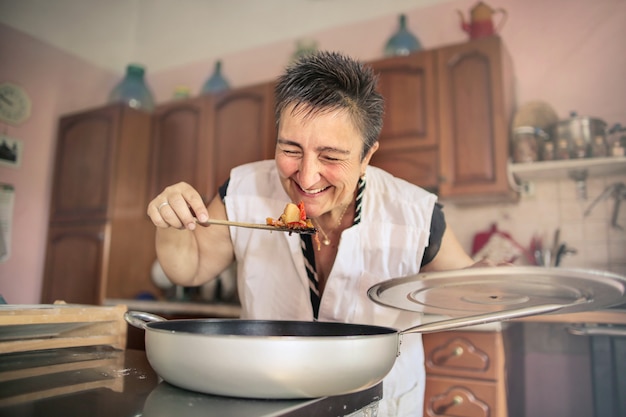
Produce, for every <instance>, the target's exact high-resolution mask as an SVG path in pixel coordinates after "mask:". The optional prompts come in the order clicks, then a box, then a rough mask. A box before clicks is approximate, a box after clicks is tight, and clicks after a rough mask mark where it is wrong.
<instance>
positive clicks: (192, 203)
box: [148, 182, 209, 230]
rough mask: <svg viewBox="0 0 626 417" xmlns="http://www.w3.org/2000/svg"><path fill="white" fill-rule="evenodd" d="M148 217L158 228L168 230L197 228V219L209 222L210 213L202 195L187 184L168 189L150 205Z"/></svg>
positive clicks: (181, 183) (171, 186) (172, 186)
mask: <svg viewBox="0 0 626 417" xmlns="http://www.w3.org/2000/svg"><path fill="white" fill-rule="evenodd" d="M148 216H149V217H150V220H152V223H153V224H154V225H155V226H156V227H160V228H163V229H166V228H168V227H173V228H176V229H185V228H186V229H189V230H194V229H195V228H196V219H198V221H200V222H206V221H207V220H209V213H208V211H207V208H206V206H205V205H204V201H202V197H201V196H200V193H198V192H197V191H196V190H195V189H194V188H193V187H192V186H191V185H189V184H187V183H185V182H179V183H178V184H174V185H170V186H169V187H166V188H165V189H164V190H163V192H161V194H159V195H157V196H156V197H155V198H154V199H153V200H152V201H151V202H150V203H149V204H148Z"/></svg>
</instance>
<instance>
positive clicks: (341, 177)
mask: <svg viewBox="0 0 626 417" xmlns="http://www.w3.org/2000/svg"><path fill="white" fill-rule="evenodd" d="M377 148H378V143H375V145H374V146H373V147H372V149H370V151H369V152H368V153H367V155H366V156H365V158H363V159H362V160H361V152H362V150H363V139H362V138H361V135H360V134H359V132H358V130H357V129H356V128H355V126H354V124H353V122H352V120H351V119H350V117H349V115H348V113H347V112H346V111H345V110H330V111H322V112H317V113H313V114H311V113H307V112H306V111H302V110H301V109H298V110H297V111H296V112H294V111H293V106H289V107H288V108H286V109H285V110H284V111H283V114H282V115H281V118H280V123H279V126H278V141H277V144H276V155H275V159H276V166H277V167H278V172H279V175H280V180H281V183H282V185H283V188H284V189H285V191H286V192H287V194H288V195H289V197H290V198H291V200H292V201H293V202H299V201H303V202H304V206H305V208H306V211H307V215H308V216H309V217H313V218H317V217H319V216H321V215H322V214H324V213H327V212H330V211H332V210H333V209H334V210H336V211H338V212H341V211H342V210H343V208H344V207H345V206H346V205H347V204H349V203H351V202H352V200H353V199H354V193H355V190H356V187H357V184H358V181H359V177H360V176H361V175H362V174H363V173H365V167H366V166H367V164H368V163H369V160H370V158H371V156H372V154H373V153H374V152H375V151H376V149H377Z"/></svg>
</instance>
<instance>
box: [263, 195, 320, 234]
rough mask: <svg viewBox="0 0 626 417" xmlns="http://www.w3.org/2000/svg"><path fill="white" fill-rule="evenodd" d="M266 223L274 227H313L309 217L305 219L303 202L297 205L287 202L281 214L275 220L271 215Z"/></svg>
mask: <svg viewBox="0 0 626 417" xmlns="http://www.w3.org/2000/svg"><path fill="white" fill-rule="evenodd" d="M266 223H267V224H269V225H271V226H275V227H287V228H289V229H314V228H315V226H313V222H312V221H311V219H307V217H306V211H304V203H303V202H302V201H301V202H300V203H298V205H295V204H293V203H287V205H286V206H285V210H284V211H283V214H281V215H280V217H279V218H278V219H276V220H274V219H273V218H272V217H268V218H267V219H266Z"/></svg>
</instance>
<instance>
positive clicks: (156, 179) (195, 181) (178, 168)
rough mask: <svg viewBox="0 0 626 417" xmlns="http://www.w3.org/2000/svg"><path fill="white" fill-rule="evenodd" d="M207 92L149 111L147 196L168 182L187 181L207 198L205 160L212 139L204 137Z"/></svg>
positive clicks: (205, 132)
mask: <svg viewBox="0 0 626 417" xmlns="http://www.w3.org/2000/svg"><path fill="white" fill-rule="evenodd" d="M209 100H210V98H209V97H208V96H201V97H196V98H192V99H188V100H181V101H173V102H170V103H166V104H163V105H161V106H159V107H158V108H157V109H156V110H155V112H154V114H153V123H152V168H151V178H152V180H151V197H154V196H156V195H157V194H158V193H160V192H161V191H163V189H164V188H165V187H167V186H168V185H172V184H175V183H178V182H181V181H184V182H187V183H189V184H191V185H192V186H193V187H194V188H196V190H198V192H199V193H200V194H201V195H202V197H203V199H204V200H205V201H206V202H208V200H209V199H210V198H211V197H212V195H211V193H210V191H211V187H209V182H210V178H209V175H210V170H209V163H210V162H209V161H210V159H211V154H212V148H213V146H212V143H211V142H210V139H209V137H208V129H209V123H210V120H211V114H210V112H209Z"/></svg>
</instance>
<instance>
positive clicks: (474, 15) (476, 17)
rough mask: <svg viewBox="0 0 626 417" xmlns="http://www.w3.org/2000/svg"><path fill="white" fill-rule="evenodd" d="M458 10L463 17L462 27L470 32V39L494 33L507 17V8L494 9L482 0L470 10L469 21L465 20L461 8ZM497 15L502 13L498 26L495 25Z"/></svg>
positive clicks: (500, 27)
mask: <svg viewBox="0 0 626 417" xmlns="http://www.w3.org/2000/svg"><path fill="white" fill-rule="evenodd" d="M458 12H459V16H460V17H461V29H463V30H464V31H465V32H467V33H468V34H469V36H470V39H475V38H482V37H485V36H491V35H494V34H495V33H496V32H499V31H500V29H502V26H503V25H504V22H505V21H506V18H507V13H506V10H504V9H501V8H498V9H493V8H491V7H489V6H488V5H486V4H485V3H483V2H482V1H481V2H478V3H477V4H476V5H475V6H474V7H472V9H471V10H470V21H469V22H466V21H465V19H464V17H463V13H461V11H460V10H459V11H458ZM495 15H500V21H499V22H498V24H497V27H495V26H494V23H493V18H494V16H495Z"/></svg>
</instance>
